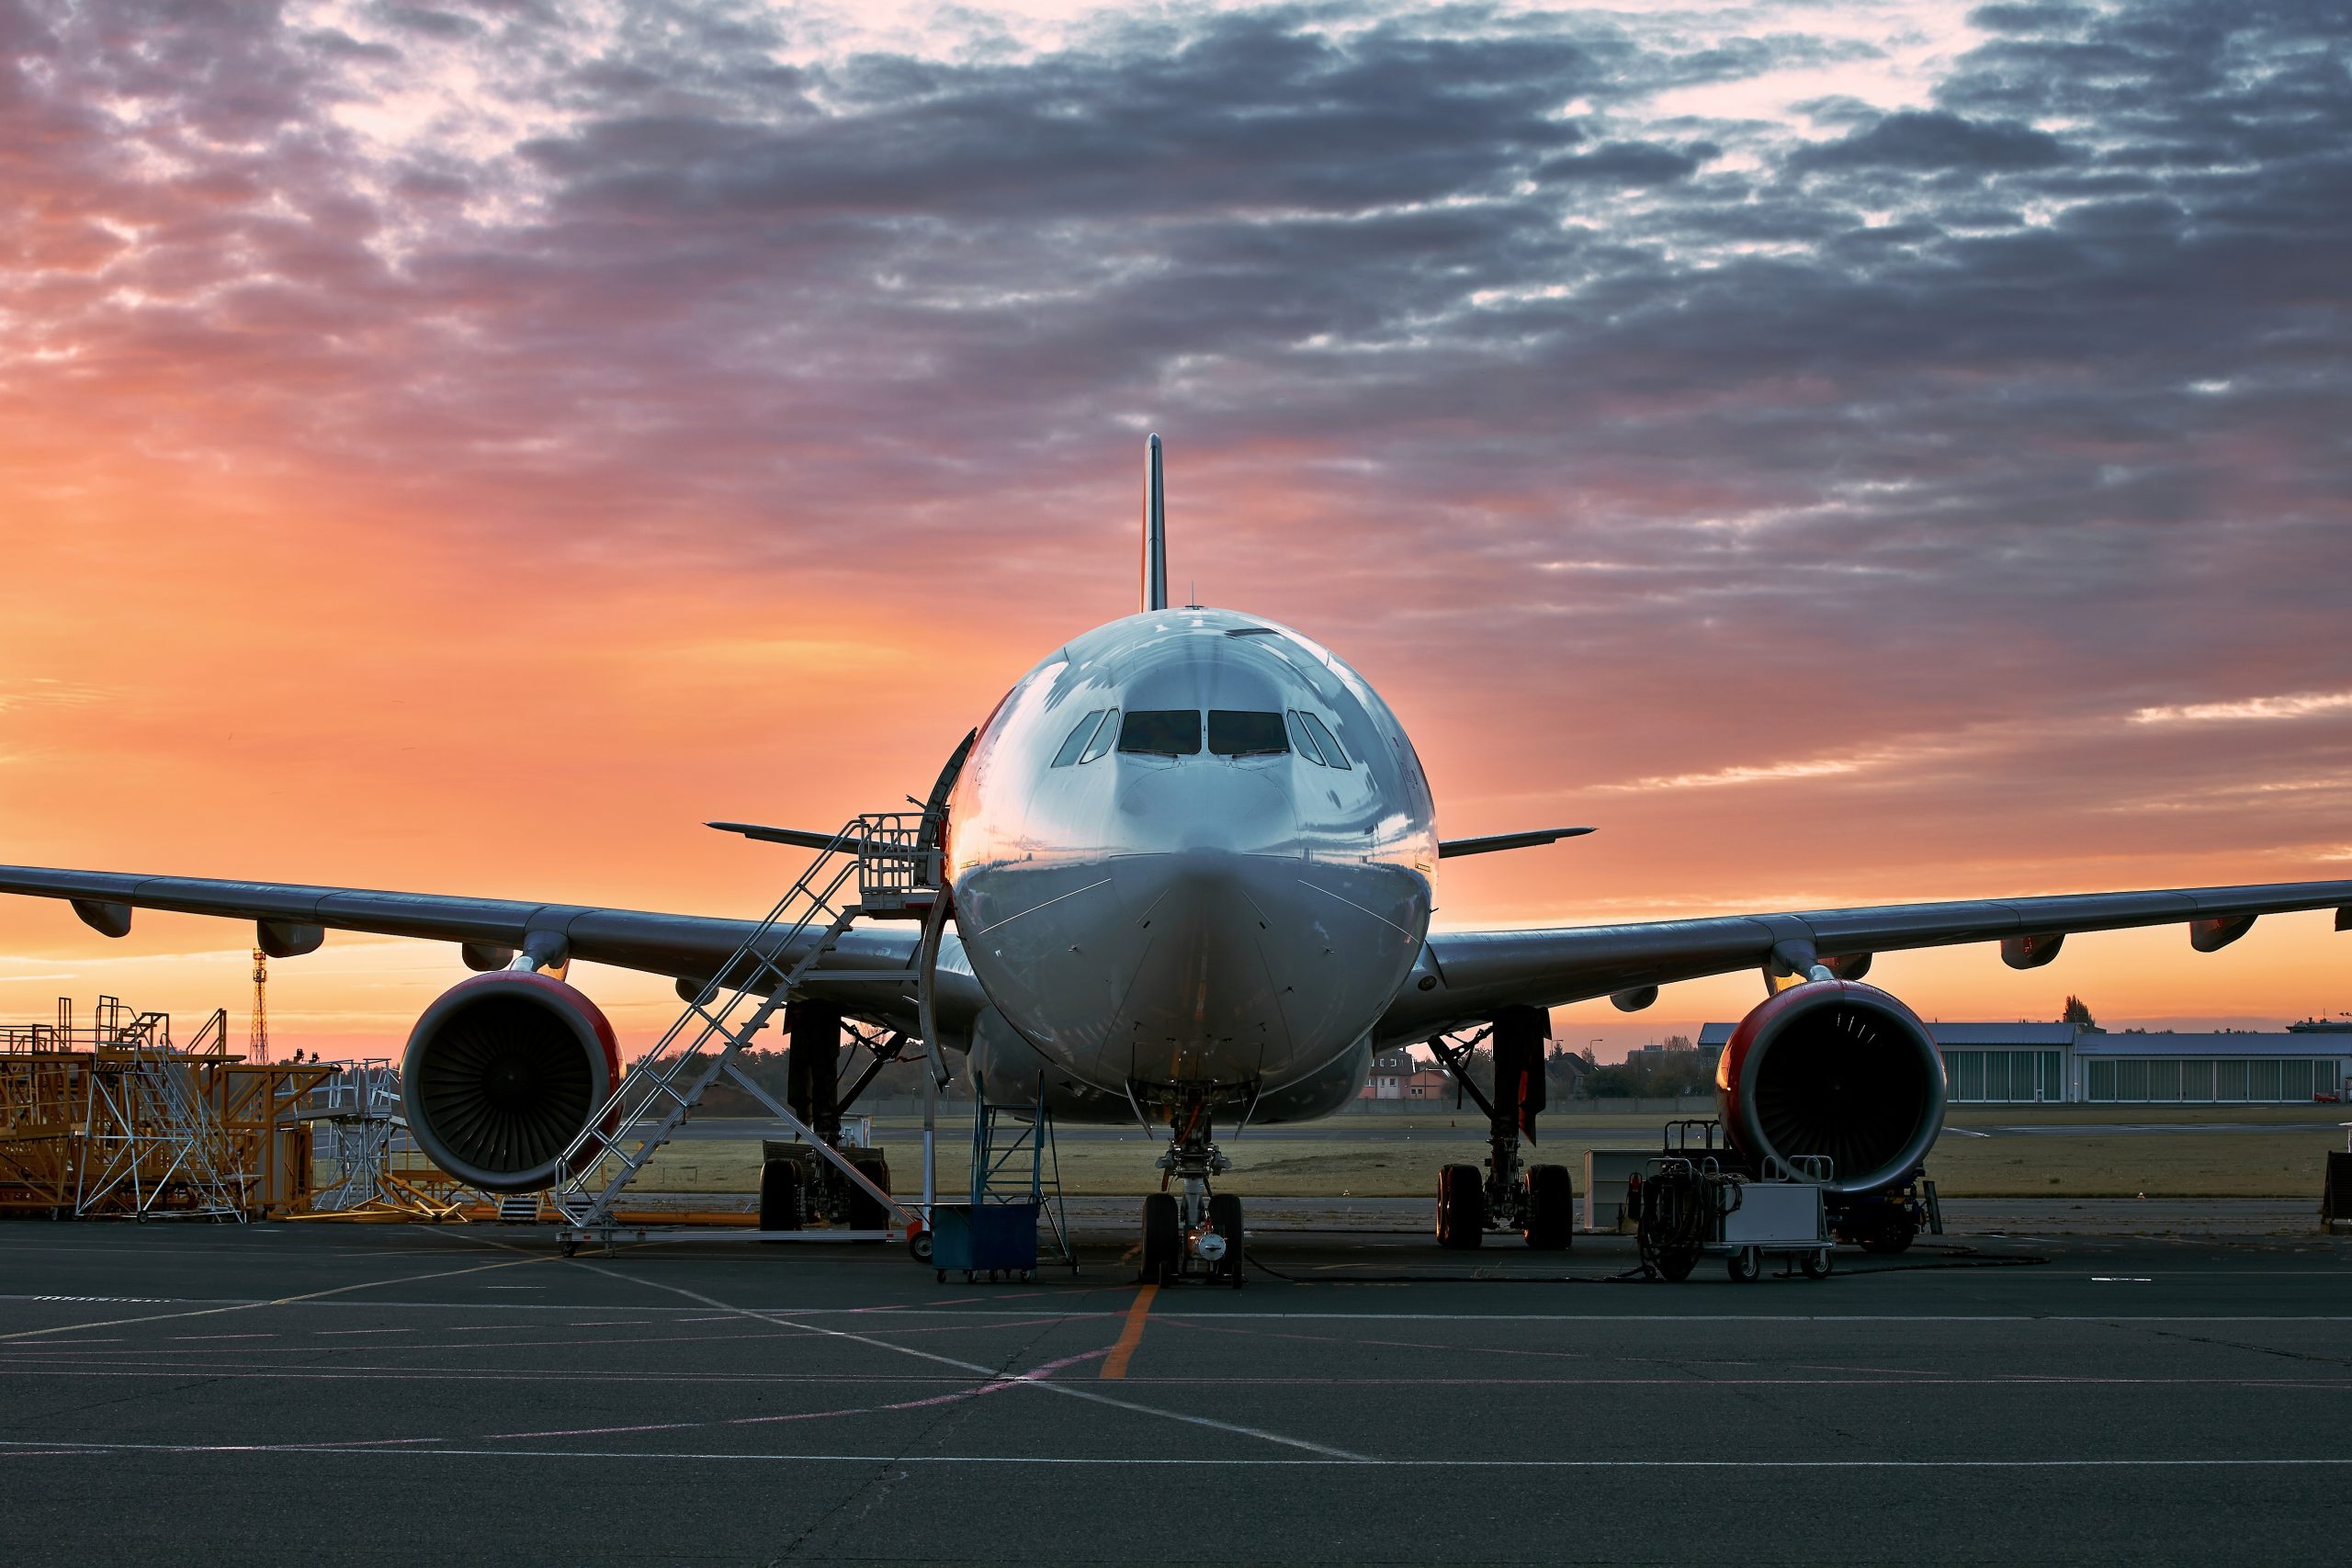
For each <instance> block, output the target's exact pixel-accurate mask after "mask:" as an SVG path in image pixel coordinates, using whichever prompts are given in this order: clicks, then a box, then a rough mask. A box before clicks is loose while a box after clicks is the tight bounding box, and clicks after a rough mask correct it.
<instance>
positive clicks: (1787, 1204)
mask: <svg viewBox="0 0 2352 1568" xmlns="http://www.w3.org/2000/svg"><path fill="white" fill-rule="evenodd" d="M1693 1128H1704V1129H1706V1132H1705V1134H1704V1136H1703V1138H1702V1141H1700V1142H1698V1143H1697V1144H1695V1145H1694V1144H1693V1143H1692V1141H1691V1138H1692V1132H1691V1130H1692V1129H1693ZM1714 1132H1715V1128H1714V1125H1713V1123H1707V1122H1676V1123H1673V1124H1671V1125H1670V1126H1669V1127H1668V1131H1667V1145H1668V1146H1667V1148H1666V1149H1665V1150H1664V1151H1663V1152H1661V1153H1660V1154H1659V1155H1658V1156H1657V1157H1656V1158H1654V1159H1652V1160H1651V1161H1650V1162H1649V1164H1648V1166H1647V1168H1645V1169H1644V1170H1643V1171H1642V1172H1641V1173H1640V1174H1639V1175H1637V1176H1635V1177H1634V1178H1633V1179H1632V1180H1631V1181H1630V1182H1629V1183H1628V1191H1627V1193H1626V1200H1625V1201H1626V1206H1627V1208H1628V1209H1629V1210H1630V1211H1631V1212H1632V1213H1634V1214H1635V1215H1637V1216H1639V1227H1638V1229H1637V1231H1636V1233H1635V1234H1636V1236H1637V1238H1638V1241H1639V1244H1640V1247H1641V1254H1642V1263H1643V1266H1644V1267H1645V1269H1648V1270H1649V1271H1650V1272H1651V1273H1652V1274H1654V1275H1656V1276H1657V1277H1659V1278H1662V1279H1667V1280H1687V1279H1689V1278H1690V1277H1691V1269H1694V1268H1696V1267H1697V1266H1698V1263H1699V1259H1700V1258H1722V1259H1724V1267H1725V1269H1727V1270H1728V1271H1729V1273H1730V1275H1731V1277H1732V1278H1733V1279H1734V1280H1741V1281H1743V1282H1745V1281H1747V1280H1755V1279H1758V1278H1760V1277H1761V1276H1762V1274H1763V1272H1764V1262H1765V1259H1767V1258H1782V1259H1784V1260H1786V1261H1787V1262H1788V1263H1790V1264H1792V1265H1793V1266H1794V1270H1795V1271H1796V1272H1800V1273H1802V1274H1804V1277H1805V1278H1806V1279H1808V1280H1821V1279H1826V1278H1827V1277H1828V1274H1829V1271H1830V1269H1831V1267H1832V1263H1831V1259H1832V1256H1833V1254H1832V1248H1833V1247H1834V1246H1835V1243H1834V1241H1833V1238H1832V1237H1831V1235H1830V1234H1829V1226H1828V1223H1827V1219H1826V1213H1825V1210H1824V1208H1823V1205H1822V1191H1823V1189H1824V1188H1825V1187H1826V1185H1827V1184H1828V1182H1829V1180H1830V1168H1829V1162H1828V1161H1827V1160H1826V1159H1824V1158H1803V1159H1800V1160H1798V1161H1797V1162H1795V1166H1794V1168H1792V1167H1791V1166H1790V1165H1788V1164H1785V1163H1783V1162H1782V1161H1781V1160H1778V1159H1767V1160H1766V1161H1765V1162H1764V1168H1763V1169H1762V1170H1761V1171H1760V1172H1750V1171H1747V1170H1742V1169H1738V1168H1733V1165H1732V1158H1731V1156H1730V1155H1729V1152H1728V1151H1727V1150H1724V1149H1719V1148H1716V1147H1715V1146H1714ZM1784 1272H1785V1271H1784Z"/></svg>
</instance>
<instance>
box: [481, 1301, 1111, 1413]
mask: <svg viewBox="0 0 2352 1568" xmlns="http://www.w3.org/2000/svg"><path fill="white" fill-rule="evenodd" d="M1047 1321H1053V1320H1047ZM1109 1353H1110V1352H1109V1351H1108V1350H1107V1349H1103V1350H1081V1351H1080V1352H1079V1353H1078V1354H1077V1355H1075V1356H1064V1357H1063V1358H1061V1359H1059V1360H1056V1361H1047V1362H1046V1363H1045V1364H1044V1365H1043V1366H1039V1367H1032V1368H1031V1369H1030V1370H1029V1371H1025V1372H1022V1373H1019V1374H1017V1375H1015V1376H1012V1377H1005V1378H996V1379H992V1380H990V1381H989V1382H984V1383H975V1384H973V1385H972V1386H971V1387H969V1388H959V1389H951V1390H949V1391H948V1392H947V1393H934V1394H931V1395H929V1396H927V1397H925V1398H922V1399H908V1400H900V1401H898V1402H896V1403H894V1404H861V1405H854V1406H851V1407H850V1408H847V1409H843V1410H800V1411H794V1412H792V1413H790V1414H788V1415H783V1416H727V1417H725V1418H723V1419H720V1420H716V1421H665V1422H662V1423H661V1424H660V1425H658V1426H647V1427H565V1428H562V1429H560V1430H557V1431H550V1432H492V1433H491V1434H490V1435H489V1436H490V1438H493V1439H503V1438H601V1437H607V1436H611V1435H613V1434H616V1433H622V1432H679V1431H684V1430H687V1429H689V1428H692V1427H770V1426H775V1425H778V1424H780V1423H783V1422H787V1421H830V1420H836V1419H839V1418H840V1417H842V1416H882V1415H888V1414H894V1413H896V1412H899V1411H903V1410H928V1409H933V1408H935V1407H937V1406H939V1405H943V1404H957V1403H959V1402H961V1401H963V1400H967V1399H976V1398H978V1397H979V1396H980V1395H982V1394H988V1393H1001V1392H1002V1391H1004V1390H1005V1389H1008V1388H1017V1387H1019V1386H1020V1385H1021V1384H1023V1383H1026V1382H1043V1381H1045V1380H1046V1378H1048V1377H1050V1376H1052V1375H1053V1374H1054V1373H1056V1372H1057V1371H1061V1370H1062V1369H1063V1368H1065V1367H1073V1366H1076V1365H1078V1364H1079V1363H1080V1361H1091V1360H1095V1359H1100V1358H1101V1357H1103V1356H1106V1355H1108V1354H1109Z"/></svg>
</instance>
